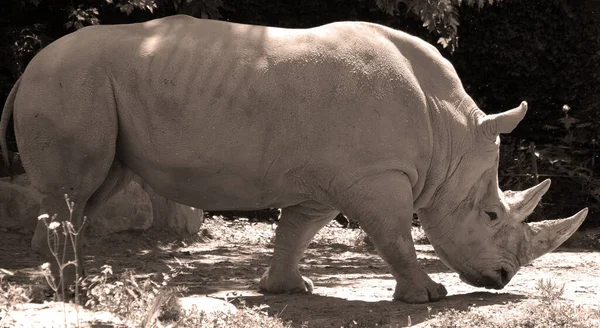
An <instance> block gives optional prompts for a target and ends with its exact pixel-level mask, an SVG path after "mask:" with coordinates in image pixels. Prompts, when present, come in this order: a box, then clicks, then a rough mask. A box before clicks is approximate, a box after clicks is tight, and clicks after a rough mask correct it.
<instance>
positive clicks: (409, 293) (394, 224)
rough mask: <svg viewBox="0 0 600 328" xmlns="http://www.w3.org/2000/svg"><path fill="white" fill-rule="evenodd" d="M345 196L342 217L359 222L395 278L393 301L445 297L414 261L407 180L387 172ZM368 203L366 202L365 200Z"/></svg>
mask: <svg viewBox="0 0 600 328" xmlns="http://www.w3.org/2000/svg"><path fill="white" fill-rule="evenodd" d="M359 187H360V188H357V189H356V190H354V191H350V194H349V195H347V197H346V198H347V199H348V200H353V199H361V200H363V201H362V202H353V203H348V204H345V205H344V208H345V209H344V211H345V214H347V215H348V216H349V217H350V218H351V219H353V220H355V221H358V223H359V224H360V226H361V227H362V228H363V230H364V231H365V232H366V233H367V235H368V236H369V237H370V239H371V241H372V242H373V245H374V246H375V248H376V249H377V251H378V253H379V255H380V256H381V257H382V258H383V260H384V261H385V262H386V263H387V264H388V266H389V267H390V271H391V272H392V275H393V276H394V278H395V279H396V290H395V292H394V299H396V300H400V301H404V302H406V303H426V302H432V301H437V300H439V299H441V298H443V297H444V296H446V289H445V288H444V286H443V285H441V284H438V283H436V282H435V281H433V280H432V279H431V278H429V276H428V275H427V273H425V271H423V269H422V268H421V266H420V265H419V263H418V262H417V256H416V253H415V246H414V243H413V239H412V235H411V225H412V215H413V197H412V187H411V184H410V181H409V179H408V177H407V176H406V175H404V174H399V173H398V172H389V173H386V174H383V175H382V176H380V177H378V178H374V179H372V180H370V181H368V182H367V181H364V182H363V183H362V184H361V185H360V186H359ZM367 200H368V201H367Z"/></svg>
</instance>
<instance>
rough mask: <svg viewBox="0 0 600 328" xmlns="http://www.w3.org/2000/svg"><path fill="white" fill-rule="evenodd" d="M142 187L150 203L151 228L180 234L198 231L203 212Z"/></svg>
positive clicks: (147, 186)
mask: <svg viewBox="0 0 600 328" xmlns="http://www.w3.org/2000/svg"><path fill="white" fill-rule="evenodd" d="M142 186H143V188H144V190H145V191H146V192H147V193H148V195H149V196H150V200H151V201H152V209H153V211H152V212H153V216H154V220H153V222H152V227H153V228H168V229H169V230H172V231H174V232H177V233H181V234H195V233H198V231H200V227H201V226H202V223H203V222H204V212H203V211H202V210H201V209H196V208H193V207H189V206H185V205H182V204H179V203H176V202H174V201H172V200H169V199H167V198H164V197H162V196H160V195H158V194H157V193H155V192H154V190H152V188H151V187H150V186H149V185H147V184H144V183H142Z"/></svg>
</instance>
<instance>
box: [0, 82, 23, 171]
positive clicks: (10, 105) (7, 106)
mask: <svg viewBox="0 0 600 328" xmlns="http://www.w3.org/2000/svg"><path fill="white" fill-rule="evenodd" d="M20 83H21V79H20V78H19V79H18V80H17V82H16V83H15V85H14V86H13V88H12V90H11V91H10V93H9V94H8V98H6V102H5V103H4V109H3V110H2V119H0V148H2V159H3V160H4V163H5V164H6V167H7V168H8V174H9V175H10V179H11V180H12V179H13V171H12V165H11V161H10V158H8V146H7V145H6V130H7V129H8V122H9V121H10V118H11V117H12V113H13V109H14V107H15V98H16V96H17V89H19V84H20Z"/></svg>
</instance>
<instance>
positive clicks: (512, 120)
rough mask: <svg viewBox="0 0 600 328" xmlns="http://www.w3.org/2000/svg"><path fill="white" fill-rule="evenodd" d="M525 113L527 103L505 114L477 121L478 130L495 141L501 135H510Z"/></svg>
mask: <svg viewBox="0 0 600 328" xmlns="http://www.w3.org/2000/svg"><path fill="white" fill-rule="evenodd" d="M525 113H527V102H525V101H523V102H522V103H521V105H520V106H519V107H517V108H513V109H511V110H508V111H506V112H502V113H498V114H492V115H486V116H484V117H482V118H481V120H480V121H479V128H480V129H481V131H482V132H483V134H485V135H486V136H488V137H490V138H492V139H495V138H496V137H497V136H498V135H499V134H501V133H510V132H512V130H514V128H516V127H517V125H518V124H519V122H521V120H522V119H523V117H525Z"/></svg>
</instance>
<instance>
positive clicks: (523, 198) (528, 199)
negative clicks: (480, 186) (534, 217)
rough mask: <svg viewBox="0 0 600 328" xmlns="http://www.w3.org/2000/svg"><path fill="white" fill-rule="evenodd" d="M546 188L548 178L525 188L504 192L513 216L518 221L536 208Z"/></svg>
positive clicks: (548, 185) (522, 219)
mask: <svg viewBox="0 0 600 328" xmlns="http://www.w3.org/2000/svg"><path fill="white" fill-rule="evenodd" d="M548 188H550V179H546V180H544V181H542V182H540V183H539V184H537V185H536V186H533V187H531V188H529V189H527V190H523V191H517V192H513V191H507V192H505V194H504V195H505V199H506V201H507V202H508V204H509V206H510V211H511V214H512V215H513V217H514V218H515V219H516V220H518V221H521V222H522V221H524V220H525V219H526V218H527V216H529V214H531V212H533V210H534V209H535V208H536V206H537V205H538V203H539V202H540V199H541V198H542V196H544V194H545V193H546V192H547V191H548Z"/></svg>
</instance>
